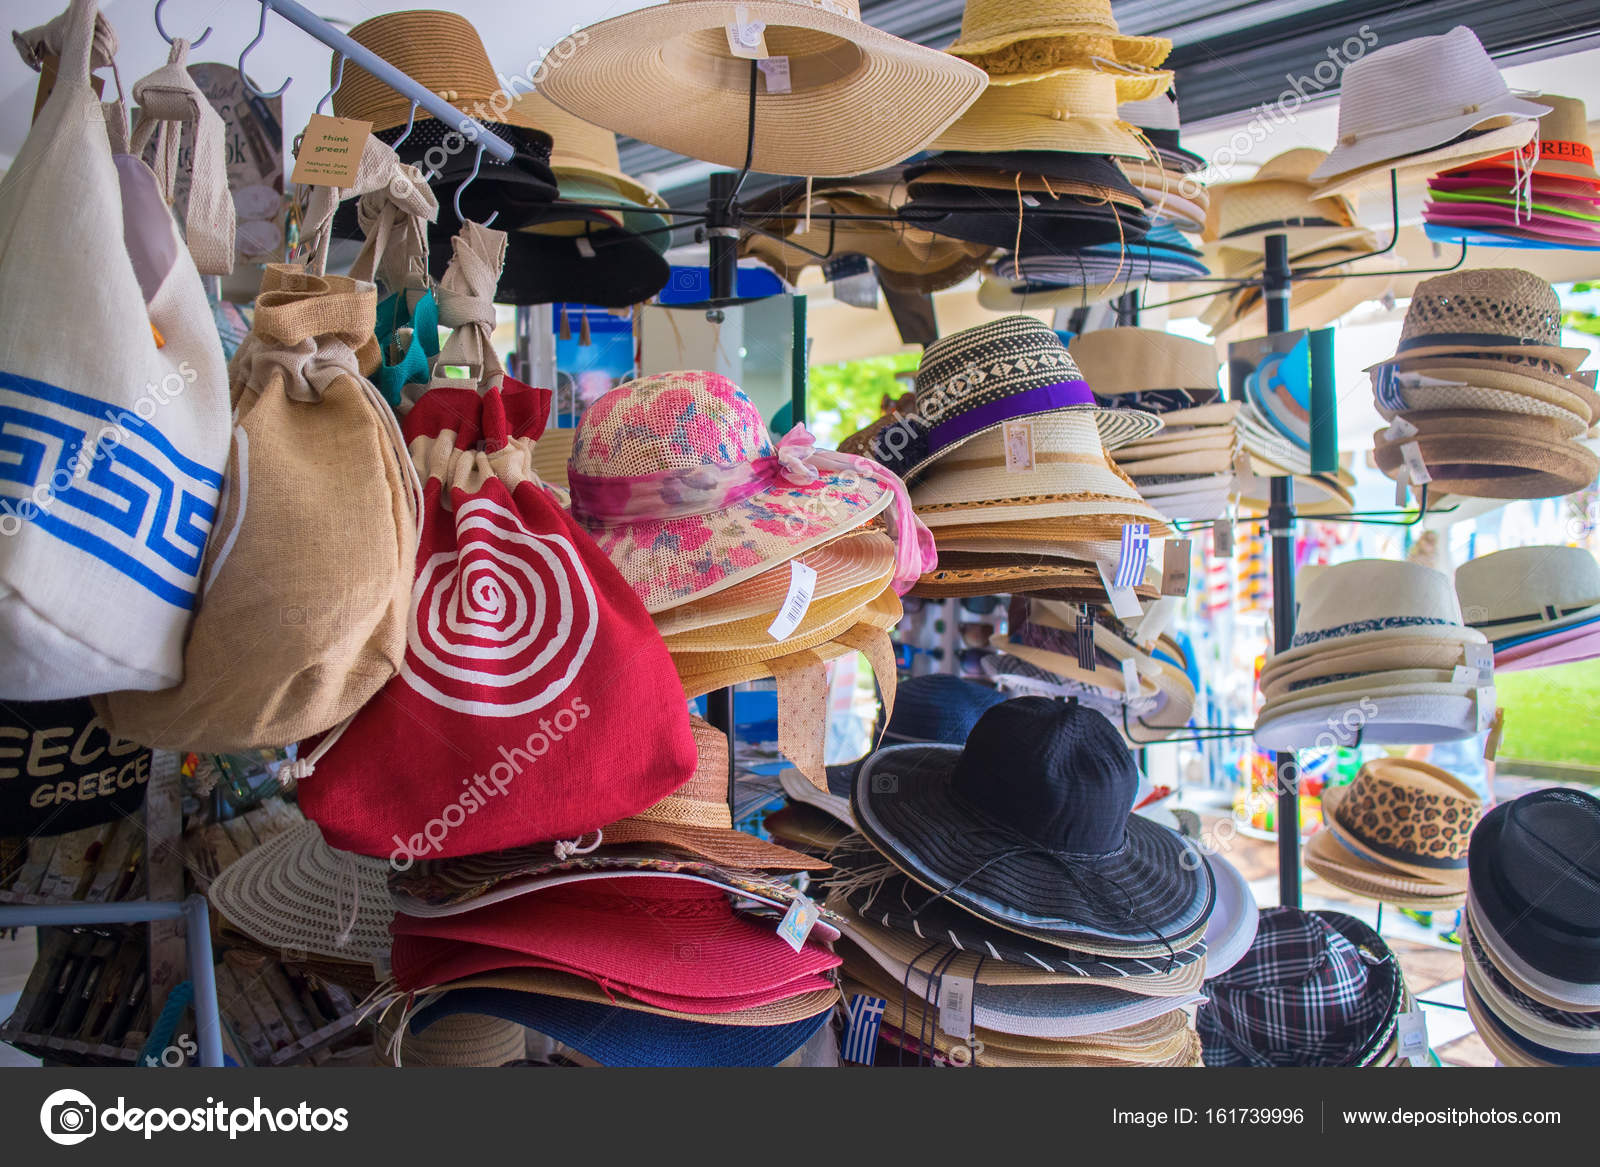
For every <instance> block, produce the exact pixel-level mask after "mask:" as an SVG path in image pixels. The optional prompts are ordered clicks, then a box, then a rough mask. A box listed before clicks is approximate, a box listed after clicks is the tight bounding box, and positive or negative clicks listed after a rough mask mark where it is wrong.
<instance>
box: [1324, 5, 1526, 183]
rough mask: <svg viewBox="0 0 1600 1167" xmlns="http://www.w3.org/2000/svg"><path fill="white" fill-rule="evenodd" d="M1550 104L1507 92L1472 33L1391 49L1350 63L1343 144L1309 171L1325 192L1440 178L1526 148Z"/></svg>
mask: <svg viewBox="0 0 1600 1167" xmlns="http://www.w3.org/2000/svg"><path fill="white" fill-rule="evenodd" d="M1549 110H1550V107H1549V106H1547V105H1538V104H1535V103H1534V102H1531V101H1524V100H1523V99H1522V98H1520V97H1518V96H1517V95H1515V94H1514V93H1512V92H1511V90H1509V89H1507V88H1506V83H1505V80H1504V79H1503V78H1502V77H1501V76H1500V70H1498V69H1496V68H1495V65H1494V62H1493V61H1492V60H1490V59H1489V54H1488V53H1487V52H1486V51H1485V50H1484V47H1483V44H1482V42H1480V41H1479V40H1478V36H1477V34H1476V33H1474V32H1473V31H1472V30H1471V29H1470V28H1467V27H1466V26H1465V25H1457V26H1456V27H1455V28H1452V29H1451V30H1450V31H1449V32H1447V33H1443V34H1441V35H1439V36H1423V37H1417V38H1415V39H1414V40H1408V41H1402V42H1400V43H1399V44H1396V45H1385V46H1384V47H1383V48H1380V49H1376V50H1374V51H1373V52H1370V53H1367V54H1365V55H1364V56H1362V57H1360V58H1358V59H1356V60H1354V61H1351V62H1350V64H1349V65H1348V66H1347V67H1346V68H1345V71H1344V76H1343V78H1342V79H1341V81H1340V87H1339V142H1338V145H1336V146H1335V147H1334V149H1333V152H1332V153H1331V154H1329V155H1328V157H1327V160H1326V161H1324V162H1323V163H1322V164H1321V165H1320V166H1318V167H1317V169H1316V171H1315V172H1314V173H1313V174H1312V175H1311V178H1312V180H1313V181H1314V182H1317V183H1320V184H1322V188H1321V191H1320V192H1319V193H1322V194H1332V193H1335V192H1337V191H1342V190H1349V189H1353V188H1356V187H1360V186H1363V185H1367V184H1376V183H1379V182H1381V181H1382V180H1383V179H1384V178H1385V177H1386V176H1387V175H1388V172H1389V171H1390V170H1396V169H1398V170H1403V171H1412V172H1418V171H1420V172H1421V173H1423V174H1436V173H1438V171H1439V170H1440V169H1442V168H1443V167H1444V166H1446V165H1449V166H1451V167H1459V166H1465V165H1467V164H1469V163H1476V162H1480V161H1483V160H1485V159H1488V158H1493V157H1494V156H1495V155H1497V154H1501V153H1504V152H1505V151H1507V150H1517V149H1520V148H1521V147H1523V146H1525V145H1527V144H1528V142H1529V141H1531V140H1532V139H1533V137H1534V135H1535V134H1536V133H1537V132H1538V129H1539V126H1538V120H1537V119H1538V118H1540V117H1542V116H1543V115H1544V114H1546V113H1548V112H1549Z"/></svg>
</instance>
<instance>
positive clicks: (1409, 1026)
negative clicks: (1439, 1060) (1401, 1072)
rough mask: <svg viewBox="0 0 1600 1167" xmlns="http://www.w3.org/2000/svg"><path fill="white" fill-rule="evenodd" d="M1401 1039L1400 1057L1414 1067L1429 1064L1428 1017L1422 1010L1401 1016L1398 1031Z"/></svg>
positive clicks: (1415, 1010) (1414, 1010)
mask: <svg viewBox="0 0 1600 1167" xmlns="http://www.w3.org/2000/svg"><path fill="white" fill-rule="evenodd" d="M1396 1034H1397V1036H1398V1037H1399V1039H1400V1049H1399V1055H1400V1056H1401V1057H1402V1058H1407V1059H1409V1060H1410V1062H1411V1064H1412V1065H1413V1066H1422V1065H1426V1064H1427V1062H1428V1015H1427V1014H1426V1013H1424V1012H1423V1011H1422V1010H1421V1009H1413V1010H1411V1011H1410V1012H1409V1013H1402V1014H1400V1018H1399V1025H1398V1027H1397V1031H1396Z"/></svg>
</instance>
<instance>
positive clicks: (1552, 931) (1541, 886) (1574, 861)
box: [1467, 789, 1600, 986]
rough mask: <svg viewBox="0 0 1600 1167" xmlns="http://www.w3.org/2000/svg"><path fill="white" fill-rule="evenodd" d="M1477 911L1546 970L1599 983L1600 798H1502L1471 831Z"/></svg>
mask: <svg viewBox="0 0 1600 1167" xmlns="http://www.w3.org/2000/svg"><path fill="white" fill-rule="evenodd" d="M1467 871H1468V879H1469V883H1470V886H1471V888H1472V899H1473V905H1474V915H1475V918H1476V919H1477V920H1478V922H1479V925H1480V926H1481V927H1485V928H1488V929H1491V930H1492V931H1493V934H1494V936H1495V937H1496V938H1497V939H1498V940H1499V941H1500V943H1501V944H1502V945H1503V946H1504V947H1506V948H1509V949H1510V950H1511V951H1512V952H1514V953H1515V954H1516V955H1517V956H1518V957H1520V958H1521V959H1522V960H1524V961H1526V962H1527V964H1528V965H1529V966H1530V967H1532V968H1533V969H1535V970H1536V971H1538V972H1540V973H1543V974H1545V975H1546V976H1548V977H1553V978H1555V979H1556V980H1557V981H1565V982H1569V983H1571V984H1573V985H1579V986H1594V985H1600V800H1597V799H1595V798H1594V797H1593V796H1592V795H1588V794H1584V793H1582V792H1580V791H1576V790H1563V789H1556V790H1540V791H1536V792H1534V793H1533V794H1525V795H1523V796H1522V797H1521V798H1519V799H1516V800H1515V801H1513V802H1503V803H1501V804H1500V805H1499V806H1497V807H1495V808H1494V809H1493V810H1491V811H1490V812H1489V813H1488V814H1486V815H1484V816H1483V821H1482V822H1480V823H1479V824H1478V826H1477V828H1476V829H1475V830H1473V832H1472V841H1471V843H1470V845H1469V847H1468V850H1467Z"/></svg>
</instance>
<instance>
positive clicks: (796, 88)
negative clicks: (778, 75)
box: [540, 0, 988, 177]
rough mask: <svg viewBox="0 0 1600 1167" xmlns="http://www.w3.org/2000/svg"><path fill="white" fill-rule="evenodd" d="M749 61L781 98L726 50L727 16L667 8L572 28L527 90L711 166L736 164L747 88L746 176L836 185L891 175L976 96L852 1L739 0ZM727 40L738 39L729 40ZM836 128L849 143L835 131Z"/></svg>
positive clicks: (703, 5) (973, 80) (982, 81)
mask: <svg viewBox="0 0 1600 1167" xmlns="http://www.w3.org/2000/svg"><path fill="white" fill-rule="evenodd" d="M737 11H739V12H743V13H744V14H745V19H746V20H747V21H748V22H749V23H748V24H747V25H745V26H744V31H748V30H749V29H751V28H753V26H755V25H758V24H759V25H762V26H763V28H762V29H759V30H756V33H755V35H754V37H753V38H752V39H753V40H754V41H755V44H753V45H751V46H749V47H748V51H749V53H750V54H751V57H752V58H753V57H754V56H756V55H757V54H760V53H761V52H762V47H763V46H764V49H765V53H766V54H767V55H768V56H769V57H771V58H787V63H788V70H787V72H786V73H785V74H784V76H785V77H786V78H787V82H788V89H787V90H781V89H780V91H777V92H774V87H773V81H772V76H771V75H769V74H767V73H764V72H760V71H758V70H757V68H756V66H755V64H754V63H753V62H752V60H751V59H747V58H745V57H741V56H736V55H735V54H734V53H733V51H732V50H731V49H730V47H729V33H728V28H729V26H730V25H729V22H730V21H731V20H734V19H736V16H735V12H736V10H735V9H733V8H730V7H729V6H728V5H727V4H725V3H722V2H721V0H670V2H669V3H666V4H653V5H650V6H649V7H646V8H640V9H638V10H636V11H633V12H629V13H625V14H624V15H621V16H614V17H612V18H611V19H609V20H603V21H600V22H599V23H598V24H591V25H589V26H588V27H586V28H583V29H581V30H579V32H578V33H577V34H575V35H574V37H573V38H572V51H571V52H570V53H569V54H567V55H565V56H564V57H561V58H560V59H559V60H555V61H549V59H548V58H547V61H548V63H549V67H547V68H546V67H542V68H541V72H542V74H543V76H542V77H541V78H540V90H541V91H542V92H543V93H544V95H545V96H546V97H548V98H549V99H550V100H551V101H554V102H555V103H556V104H557V105H559V106H561V107H562V108H564V109H566V110H569V111H570V112H572V113H573V114H575V115H576V116H578V117H581V118H583V119H584V120H585V121H588V122H592V123H594V124H595V125H600V126H604V127H605V128H607V129H609V130H614V131H616V132H617V133H619V134H627V135H629V136H630V137H633V138H637V139H639V140H640V141H643V142H649V143H651V144H652V145H656V146H661V147H663V148H665V149H668V150H672V151H675V152H676V153H679V154H684V155H687V156H689V157H691V158H699V159H701V160H702V161H706V162H713V163H716V164H717V165H719V166H733V167H738V166H743V165H744V164H745V162H746V157H745V155H746V147H747V137H749V131H750V129H751V127H750V125H749V120H750V86H751V85H752V84H753V85H755V86H756V98H755V106H756V109H755V127H754V136H753V138H749V141H750V142H753V143H754V146H753V150H754V153H753V154H752V155H751V157H750V159H749V161H750V165H751V166H752V168H754V169H756V170H760V171H764V172H766V173H769V174H792V175H800V176H802V177H804V176H807V175H811V176H815V177H824V176H829V177H838V176H841V175H852V174H865V173H867V172H868V171H872V170H879V169H881V168H883V167H885V166H892V165H894V164H895V163H897V162H900V161H902V160H903V159H905V158H908V157H910V156H911V155H912V154H915V153H916V152H917V151H918V150H921V149H923V148H924V147H926V146H927V145H928V143H929V142H930V141H931V140H932V139H933V138H935V137H936V136H937V135H938V134H939V132H940V131H941V130H943V129H944V128H945V127H946V126H948V125H949V124H950V123H951V122H952V121H954V120H955V119H956V118H957V117H958V116H960V114H961V113H962V111H963V110H965V109H966V108H967V107H968V106H970V105H971V104H972V102H973V101H974V100H975V99H976V98H977V97H978V95H979V94H980V93H982V92H983V89H984V86H986V85H987V84H988V78H987V77H986V76H985V75H984V72H983V70H981V69H979V68H977V67H976V66H974V65H969V64H967V63H966V62H965V61H962V60H960V59H959V58H956V57H952V56H950V55H949V54H947V53H941V52H939V51H938V50H936V49H929V48H924V47H923V46H921V45H916V44H912V43H911V42H910V41H904V40H901V39H900V38H899V37H895V36H891V35H889V34H888V33H886V32H882V31H880V30H878V29H876V28H873V27H872V26H871V25H868V24H864V23H862V21H861V18H860V6H859V5H858V4H857V3H856V0H827V2H826V3H823V2H821V0H819V2H818V3H815V4H813V3H810V2H809V0H750V2H749V3H746V4H741V5H739V6H738V9H737ZM736 35H739V33H736ZM843 125H850V126H854V127H856V130H855V132H852V133H848V134H841V133H839V132H837V127H839V126H843Z"/></svg>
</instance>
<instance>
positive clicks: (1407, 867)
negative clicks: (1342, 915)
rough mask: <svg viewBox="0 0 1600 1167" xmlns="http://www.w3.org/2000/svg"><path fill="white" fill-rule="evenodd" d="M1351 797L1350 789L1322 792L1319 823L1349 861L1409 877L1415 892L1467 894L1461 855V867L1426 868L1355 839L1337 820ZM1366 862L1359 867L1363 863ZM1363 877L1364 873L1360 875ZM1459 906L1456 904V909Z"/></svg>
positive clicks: (1465, 869)
mask: <svg viewBox="0 0 1600 1167" xmlns="http://www.w3.org/2000/svg"><path fill="white" fill-rule="evenodd" d="M1349 797H1350V787H1348V786H1330V787H1328V788H1327V789H1325V790H1324V791H1323V792H1322V821H1323V822H1324V823H1325V824H1327V826H1328V829H1329V831H1330V832H1331V833H1332V835H1333V841H1334V842H1335V843H1337V844H1338V845H1340V846H1341V847H1342V848H1343V849H1344V850H1345V851H1346V852H1352V851H1353V852H1354V855H1352V856H1351V858H1352V859H1353V860H1354V864H1352V866H1353V865H1355V864H1361V865H1363V866H1370V867H1373V868H1376V869H1377V870H1378V871H1380V872H1381V871H1385V870H1387V871H1388V872H1389V873H1390V877H1391V878H1393V877H1394V876H1396V875H1399V876H1407V877H1410V881H1411V882H1413V883H1415V884H1416V885H1417V886H1416V888H1415V889H1414V890H1416V891H1420V892H1424V893H1426V892H1429V891H1431V890H1434V889H1437V890H1438V891H1439V892H1441V893H1443V894H1449V895H1455V894H1460V895H1466V893H1467V866H1466V856H1465V855H1463V856H1462V861H1461V866H1460V867H1455V868H1452V867H1427V866H1424V865H1423V864H1421V863H1415V862H1412V861H1410V860H1409V859H1402V858H1391V857H1390V856H1387V855H1379V854H1378V853H1377V852H1376V851H1373V850H1372V849H1371V847H1369V846H1368V845H1367V844H1366V843H1364V842H1362V841H1361V840H1360V839H1359V838H1357V837H1356V835H1355V833H1354V832H1353V831H1351V830H1350V828H1349V827H1348V826H1346V825H1345V823H1344V820H1343V819H1342V818H1340V817H1339V808H1340V807H1341V806H1343V805H1344V801H1345V799H1347V798H1349ZM1363 860H1364V861H1365V863H1364V864H1362V861H1363ZM1362 874H1365V873H1362ZM1459 906H1460V905H1459V904H1458V905H1457V907H1459Z"/></svg>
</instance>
